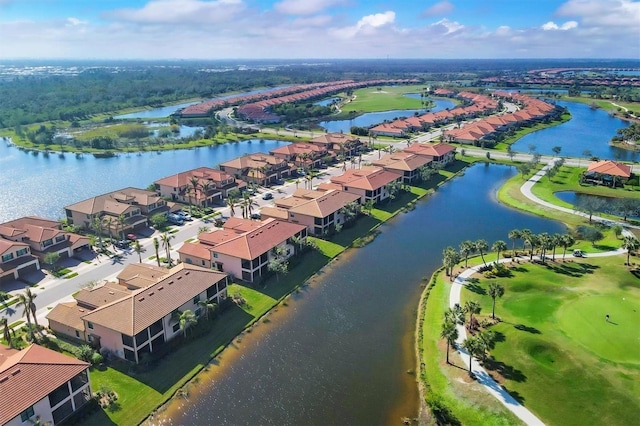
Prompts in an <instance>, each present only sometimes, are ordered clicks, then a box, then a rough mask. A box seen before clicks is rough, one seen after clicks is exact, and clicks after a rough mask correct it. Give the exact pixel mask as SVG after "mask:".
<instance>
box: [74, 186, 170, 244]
mask: <svg viewBox="0 0 640 426" xmlns="http://www.w3.org/2000/svg"><path fill="white" fill-rule="evenodd" d="M179 208H180V207H179V206H177V205H176V204H175V203H172V202H167V201H165V200H163V199H162V198H161V197H160V196H159V195H158V194H156V193H155V192H154V191H147V190H145V189H139V188H131V187H129V188H123V189H120V190H118V191H113V192H109V193H107V194H103V195H98V196H97V197H91V198H88V199H86V200H83V201H80V202H79V203H75V204H72V205H70V206H66V207H65V208H64V209H65V214H66V217H67V221H68V222H69V224H73V225H76V226H79V227H81V228H85V229H90V228H91V223H92V221H93V220H94V218H95V217H98V218H101V220H102V222H103V223H105V224H106V225H107V226H108V228H107V231H108V232H109V233H111V234H118V233H126V232H132V231H135V230H137V229H141V228H144V227H146V226H147V223H148V220H149V218H150V217H151V216H153V215H155V214H167V213H168V212H170V211H173V210H179ZM120 217H122V218H123V219H124V223H123V224H120V221H119V218H120Z"/></svg>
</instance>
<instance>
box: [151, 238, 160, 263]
mask: <svg viewBox="0 0 640 426" xmlns="http://www.w3.org/2000/svg"><path fill="white" fill-rule="evenodd" d="M153 248H154V249H155V250H156V262H158V266H160V254H159V253H158V250H159V249H160V241H158V237H153Z"/></svg>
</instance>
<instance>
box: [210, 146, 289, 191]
mask: <svg viewBox="0 0 640 426" xmlns="http://www.w3.org/2000/svg"><path fill="white" fill-rule="evenodd" d="M294 169H295V166H294V165H293V164H290V163H289V162H288V161H287V160H284V159H282V158H278V157H276V156H274V155H269V154H262V153H257V154H249V155H243V156H242V157H238V158H234V159H233V160H229V161H225V162H224V163H220V170H222V171H224V172H227V173H228V174H230V175H232V176H234V177H236V178H237V179H242V180H243V181H245V182H253V183H256V184H258V185H264V186H267V185H269V184H270V183H275V182H276V181H278V180H280V179H286V178H288V177H289V176H291V172H292V170H294Z"/></svg>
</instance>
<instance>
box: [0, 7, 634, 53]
mask: <svg viewBox="0 0 640 426" xmlns="http://www.w3.org/2000/svg"><path fill="white" fill-rule="evenodd" d="M381 57H390V58H445V59H446V58H637V59H640V0H443V1H430V0H0V58H96V59H136V58H139V59H173V58H184V59H192V58H204V59H225V58H257V59H262V58H381Z"/></svg>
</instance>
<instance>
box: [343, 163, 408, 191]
mask: <svg viewBox="0 0 640 426" xmlns="http://www.w3.org/2000/svg"><path fill="white" fill-rule="evenodd" d="M399 179H401V176H400V175H398V174H397V173H393V172H388V171H386V170H384V169H383V168H381V167H363V168H361V169H349V170H347V171H346V172H344V173H343V174H342V175H340V176H334V177H332V178H331V182H333V183H338V184H340V185H342V187H343V188H344V187H347V188H357V189H364V190H368V191H375V190H376V189H378V188H382V187H383V186H385V185H388V184H389V183H391V182H393V181H396V180H399Z"/></svg>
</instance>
